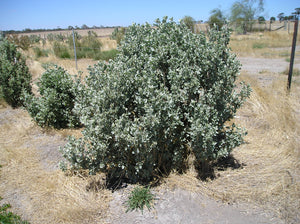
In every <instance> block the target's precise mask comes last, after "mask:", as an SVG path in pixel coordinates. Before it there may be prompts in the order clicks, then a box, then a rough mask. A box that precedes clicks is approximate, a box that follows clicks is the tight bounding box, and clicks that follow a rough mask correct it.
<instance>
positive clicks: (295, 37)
mask: <svg viewBox="0 0 300 224" xmlns="http://www.w3.org/2000/svg"><path fill="white" fill-rule="evenodd" d="M297 33H298V17H296V19H295V24H294V36H293V43H292V52H291V59H290V69H289V77H288V86H287V89H288V90H290V89H291V82H292V75H293V66H294V58H295V48H296V41H297Z"/></svg>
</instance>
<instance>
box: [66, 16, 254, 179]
mask: <svg viewBox="0 0 300 224" xmlns="http://www.w3.org/2000/svg"><path fill="white" fill-rule="evenodd" d="M229 38H230V34H229V31H228V29H227V28H226V27H224V28H222V29H221V30H220V31H216V30H214V29H212V30H211V31H210V33H209V35H208V36H205V35H204V34H200V35H196V34H193V33H192V32H191V31H190V30H189V29H188V28H187V27H186V26H185V25H183V24H177V23H175V22H174V21H173V20H172V19H171V20H168V19H167V18H164V19H163V20H162V21H160V20H157V21H156V23H155V24H154V25H150V24H146V25H136V24H134V25H132V26H131V27H129V28H128V29H127V31H126V35H125V38H124V40H123V42H122V44H121V47H120V49H119V51H120V53H119V54H118V56H117V57H116V58H115V60H113V61H110V63H109V64H106V63H103V62H99V63H98V64H97V65H95V66H94V67H93V68H90V69H89V70H90V75H89V76H88V77H87V79H86V81H85V84H84V85H81V86H80V88H79V95H78V99H77V103H76V105H75V110H76V111H77V113H78V114H80V115H81V116H80V120H81V122H82V123H83V124H84V125H85V130H84V131H83V137H82V138H79V139H75V138H74V137H70V139H69V141H68V143H67V144H66V145H65V147H64V148H63V149H62V152H63V154H64V157H65V158H66V160H67V161H68V163H65V164H62V165H63V168H64V169H66V168H73V169H81V168H83V169H89V170H90V172H91V173H93V172H95V171H98V170H101V171H104V172H106V173H107V174H108V177H109V178H112V179H114V178H126V179H128V180H129V181H132V182H136V181H149V180H151V179H152V178H153V177H154V176H156V175H161V174H167V173H168V172H170V171H171V170H178V171H183V170H184V169H185V168H186V165H187V158H188V156H189V155H190V154H191V153H192V154H193V155H194V156H195V159H196V162H197V163H208V162H210V161H214V160H216V159H218V158H221V157H226V156H228V155H229V153H230V151H231V150H232V149H233V148H234V147H236V146H238V145H240V144H241V143H242V136H243V134H244V133H243V132H242V131H241V130H240V129H239V128H237V127H236V126H235V124H232V125H230V124H229V123H228V122H227V121H229V120H230V119H232V118H233V116H234V114H235V113H236V111H237V109H238V108H239V107H240V106H241V105H242V104H243V102H244V101H245V99H246V98H247V97H248V96H249V94H250V87H249V86H246V85H245V84H243V83H241V84H240V85H239V87H238V88H237V87H236V84H235V80H236V78H237V75H238V73H239V70H240V63H239V62H238V61H237V59H236V56H235V55H234V54H232V53H231V52H230V50H229V48H228V43H229Z"/></svg>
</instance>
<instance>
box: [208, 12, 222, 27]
mask: <svg viewBox="0 0 300 224" xmlns="http://www.w3.org/2000/svg"><path fill="white" fill-rule="evenodd" d="M210 14H211V15H210V17H209V19H208V24H209V26H210V27H213V26H214V25H216V26H217V27H218V29H221V28H222V26H223V25H224V24H225V22H226V18H225V17H224V14H223V13H222V11H221V10H220V9H213V10H212V11H211V12H210Z"/></svg>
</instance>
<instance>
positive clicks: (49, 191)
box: [0, 58, 300, 224]
mask: <svg viewBox="0 0 300 224" xmlns="http://www.w3.org/2000/svg"><path fill="white" fill-rule="evenodd" d="M240 60H241V62H242V64H243V68H242V69H243V71H247V72H248V73H250V74H253V75H254V76H257V77H258V79H261V80H260V81H261V82H262V84H265V85H267V84H268V83H269V82H272V80H273V76H270V75H266V76H264V74H260V73H263V72H262V71H266V70H268V71H269V72H271V73H274V74H275V76H274V77H276V74H277V75H278V73H279V72H282V71H283V70H285V68H286V66H287V65H288V62H286V61H285V60H284V59H255V58H240ZM295 67H297V68H299V69H300V64H299V63H297V64H296V65H295ZM0 130H1V131H0V164H1V165H2V168H1V176H0V196H1V197H3V198H4V199H3V201H1V203H11V204H12V206H13V209H14V211H15V212H17V213H18V214H20V215H21V216H22V217H24V218H25V219H27V220H29V221H30V222H32V223H112V224H117V223H149V224H150V223H172V224H173V223H174V224H175V223H284V221H283V220H281V219H279V218H277V217H276V214H273V213H270V212H266V211H265V210H264V209H263V208H262V207H254V205H253V204H251V203H249V204H241V203H235V204H225V203H223V202H220V201H216V200H215V199H213V198H209V197H208V196H206V195H205V193H203V194H202V193H201V192H199V191H188V190H186V188H181V187H175V188H172V189H170V188H169V186H165V185H162V186H160V187H158V188H154V189H153V190H152V191H153V193H154V194H155V196H156V199H157V200H156V201H155V206H154V208H153V209H152V210H151V211H147V210H145V211H144V213H143V214H142V213H141V212H128V213H126V212H125V211H126V208H125V206H124V202H125V200H126V199H127V197H128V194H129V192H130V190H132V188H133V186H128V187H127V188H124V189H121V190H118V191H116V192H114V193H111V192H108V191H100V192H98V193H94V192H87V191H86V190H85V188H86V186H87V184H88V183H89V181H90V180H87V179H84V178H83V179H82V178H78V177H67V176H65V175H63V174H62V172H61V171H59V169H58V160H60V159H61V155H60V153H59V151H58V147H59V146H63V145H64V144H65V142H66V139H65V138H64V137H63V136H62V135H61V134H57V133H54V134H49V133H45V132H43V131H42V130H41V129H40V128H38V127H36V126H35V125H34V123H33V122H32V121H31V119H30V117H29V116H28V114H27V113H26V112H25V111H22V110H21V109H16V110H13V109H12V108H10V107H8V106H3V105H0ZM187 184H188V183H187Z"/></svg>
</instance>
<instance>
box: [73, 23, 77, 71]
mask: <svg viewBox="0 0 300 224" xmlns="http://www.w3.org/2000/svg"><path fill="white" fill-rule="evenodd" d="M72 34H73V45H74V56H75V63H76V70H78V67H77V55H76V45H75V34H74V29H72Z"/></svg>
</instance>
